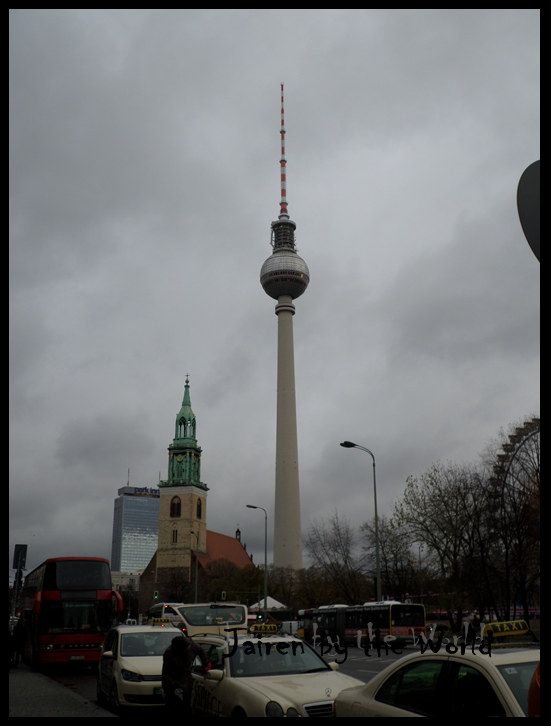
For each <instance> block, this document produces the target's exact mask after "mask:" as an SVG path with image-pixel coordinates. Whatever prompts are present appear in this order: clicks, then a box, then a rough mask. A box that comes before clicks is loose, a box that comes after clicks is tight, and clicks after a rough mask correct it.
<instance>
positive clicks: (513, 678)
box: [497, 660, 539, 716]
mask: <svg viewBox="0 0 551 726" xmlns="http://www.w3.org/2000/svg"><path fill="white" fill-rule="evenodd" d="M538 662H539V661H537V660H535V661H531V662H530V663H511V664H509V665H500V666H498V667H497V668H498V670H499V672H500V673H501V675H502V676H503V677H504V678H505V680H506V681H507V685H508V686H509V688H510V689H511V690H512V691H513V694H514V696H515V698H516V699H517V701H518V703H519V706H520V707H521V708H522V710H523V711H524V715H525V716H528V689H529V688H530V681H531V680H532V676H533V675H534V671H535V670H536V668H537V665H538Z"/></svg>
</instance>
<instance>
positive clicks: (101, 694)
mask: <svg viewBox="0 0 551 726" xmlns="http://www.w3.org/2000/svg"><path fill="white" fill-rule="evenodd" d="M100 677H101V674H100V672H99V670H98V680H97V681H96V700H97V702H98V703H99V705H100V706H105V705H106V704H107V698H106V696H105V693H104V692H103V691H102V690H101V685H100Z"/></svg>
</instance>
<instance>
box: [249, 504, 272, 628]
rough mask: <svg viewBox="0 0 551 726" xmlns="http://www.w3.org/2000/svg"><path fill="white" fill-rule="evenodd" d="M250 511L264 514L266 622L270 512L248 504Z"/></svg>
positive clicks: (265, 616)
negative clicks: (258, 511) (254, 510)
mask: <svg viewBox="0 0 551 726" xmlns="http://www.w3.org/2000/svg"><path fill="white" fill-rule="evenodd" d="M247 508H248V509H262V511H263V512H264V622H266V620H267V619H268V512H267V511H266V510H265V509H264V507H255V506H254V505H253V504H247Z"/></svg>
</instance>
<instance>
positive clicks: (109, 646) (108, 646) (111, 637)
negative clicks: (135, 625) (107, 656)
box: [103, 630, 117, 653]
mask: <svg viewBox="0 0 551 726" xmlns="http://www.w3.org/2000/svg"><path fill="white" fill-rule="evenodd" d="M116 638H117V631H116V630H112V631H111V632H110V633H108V634H107V638H105V645H104V646H103V652H104V653H107V651H109V650H111V651H112V650H113V644H114V643H116V642H117V641H116Z"/></svg>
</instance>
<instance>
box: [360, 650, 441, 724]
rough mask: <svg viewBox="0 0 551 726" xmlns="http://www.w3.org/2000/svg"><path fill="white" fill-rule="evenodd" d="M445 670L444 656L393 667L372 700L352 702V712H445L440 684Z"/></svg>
mask: <svg viewBox="0 0 551 726" xmlns="http://www.w3.org/2000/svg"><path fill="white" fill-rule="evenodd" d="M447 671H448V663H447V660H446V659H445V658H441V659H434V660H433V659H429V658H422V659H420V660H418V661H413V663H412V662H410V663H408V664H407V665H405V666H403V667H402V668H398V669H397V670H395V671H393V672H392V674H391V675H390V676H389V677H388V678H387V679H386V680H385V681H384V683H383V684H382V685H381V687H380V688H379V689H378V691H377V692H376V693H375V696H374V698H373V699H372V700H370V701H368V702H367V703H358V704H354V709H353V710H354V715H358V716H359V715H362V716H387V717H388V716H394V717H404V716H410V717H411V716H413V717H415V716H432V717H442V716H443V715H445V713H446V705H445V703H444V695H443V685H444V683H445V679H446V673H447Z"/></svg>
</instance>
